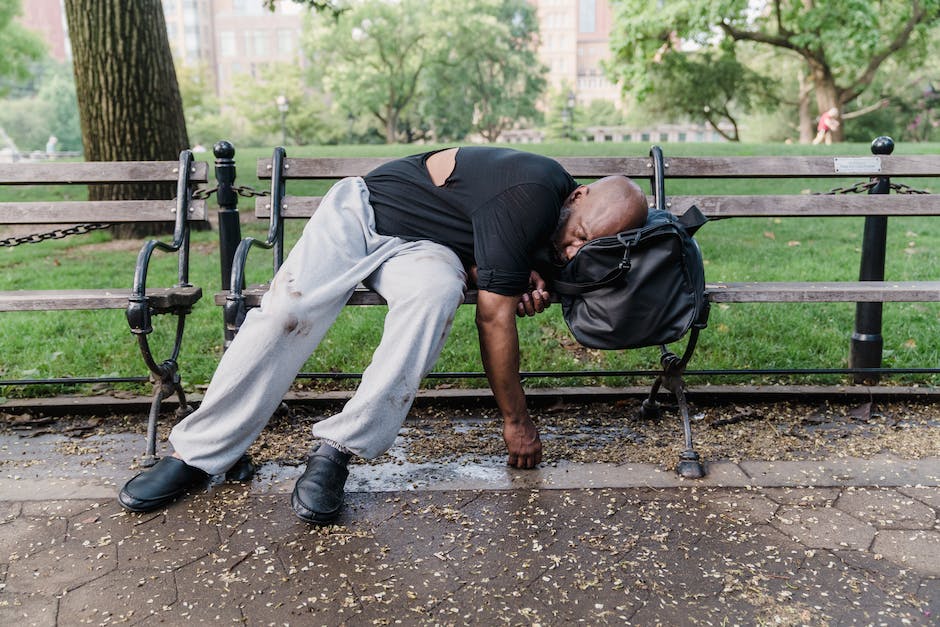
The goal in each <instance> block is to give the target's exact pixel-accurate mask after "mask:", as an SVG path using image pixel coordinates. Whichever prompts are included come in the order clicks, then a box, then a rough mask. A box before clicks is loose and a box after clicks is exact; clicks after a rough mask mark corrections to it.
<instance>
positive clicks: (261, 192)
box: [232, 185, 271, 198]
mask: <svg viewBox="0 0 940 627" xmlns="http://www.w3.org/2000/svg"><path fill="white" fill-rule="evenodd" d="M232 189H234V190H235V191H236V192H238V195H239V196H242V197H243V198H252V197H253V196H270V195H271V190H268V189H255V188H254V187H252V186H250V185H235V186H233V187H232Z"/></svg>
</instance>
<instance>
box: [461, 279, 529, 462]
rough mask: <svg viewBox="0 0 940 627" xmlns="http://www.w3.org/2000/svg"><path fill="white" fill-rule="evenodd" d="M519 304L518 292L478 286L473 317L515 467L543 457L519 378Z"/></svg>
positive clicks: (504, 435) (504, 436)
mask: <svg viewBox="0 0 940 627" xmlns="http://www.w3.org/2000/svg"><path fill="white" fill-rule="evenodd" d="M518 304H519V297H517V296H503V295H502V294H496V293H493V292H488V291H486V290H480V292H479V293H478V296H477V317H476V321H477V329H478V331H479V335H480V355H481V356H482V358H483V369H484V370H485V371H486V376H487V379H488V380H489V382H490V388H491V389H492V390H493V396H494V397H495V398H496V404H497V405H498V406H499V409H500V412H501V413H502V415H503V439H504V440H505V441H506V449H507V450H508V452H509V460H508V463H509V465H510V466H514V467H516V468H534V467H535V466H536V465H538V464H539V463H540V462H541V461H542V443H541V441H540V440H539V433H538V429H537V428H536V426H535V423H533V422H532V419H531V418H530V417H529V412H528V409H527V408H526V402H525V393H524V392H523V390H522V383H521V382H520V380H519V335H518V333H517V331H516V308H517V305H518Z"/></svg>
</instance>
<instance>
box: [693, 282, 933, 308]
mask: <svg viewBox="0 0 940 627" xmlns="http://www.w3.org/2000/svg"><path fill="white" fill-rule="evenodd" d="M705 291H706V293H707V295H708V300H710V301H711V302H713V303H790V302H793V303H809V302H826V303H838V302H849V303H854V302H940V281H855V282H819V283H795V282H768V283H709V284H707V285H706V286H705Z"/></svg>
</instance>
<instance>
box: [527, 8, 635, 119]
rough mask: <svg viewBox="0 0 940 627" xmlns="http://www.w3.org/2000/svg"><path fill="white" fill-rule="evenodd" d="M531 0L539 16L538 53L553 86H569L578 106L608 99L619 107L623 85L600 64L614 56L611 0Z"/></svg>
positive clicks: (563, 88)
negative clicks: (618, 84) (611, 39)
mask: <svg viewBox="0 0 940 627" xmlns="http://www.w3.org/2000/svg"><path fill="white" fill-rule="evenodd" d="M531 1H532V4H533V5H534V6H535V9H536V12H537V15H538V20H539V32H540V35H541V45H540V47H539V57H540V58H541V60H542V63H544V64H545V65H546V66H547V67H548V77H547V78H548V84H549V85H550V86H551V88H552V89H554V90H555V91H560V90H570V91H571V92H572V93H573V94H574V97H575V103H576V104H577V105H579V106H580V105H588V104H590V103H591V102H592V101H594V100H608V101H610V102H612V103H614V104H615V105H616V106H617V108H620V103H621V98H620V89H619V87H618V86H617V85H615V84H614V83H612V82H611V81H610V80H608V79H607V77H606V76H605V75H604V71H603V69H602V67H601V66H602V63H603V62H605V61H606V60H608V59H609V58H610V57H611V53H610V31H611V28H612V26H613V11H612V9H611V6H610V0H531Z"/></svg>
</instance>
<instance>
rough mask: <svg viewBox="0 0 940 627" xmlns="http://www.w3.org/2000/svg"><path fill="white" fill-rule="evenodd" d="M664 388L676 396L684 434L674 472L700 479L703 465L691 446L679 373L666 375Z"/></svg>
mask: <svg viewBox="0 0 940 627" xmlns="http://www.w3.org/2000/svg"><path fill="white" fill-rule="evenodd" d="M666 388H667V389H669V390H670V391H671V392H672V393H673V394H674V395H675V397H676V402H677V403H678V404H679V414H680V415H681V416H682V430H683V435H684V436H685V450H684V451H682V452H681V453H679V463H678V465H676V474H678V475H679V476H680V477H683V478H685V479H701V478H702V477H704V476H705V467H704V466H702V462H701V460H700V458H699V455H698V453H696V452H695V448H694V447H693V446H692V421H691V417H690V416H689V404H688V402H687V401H686V398H685V381H683V380H682V375H681V374H671V375H666Z"/></svg>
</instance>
